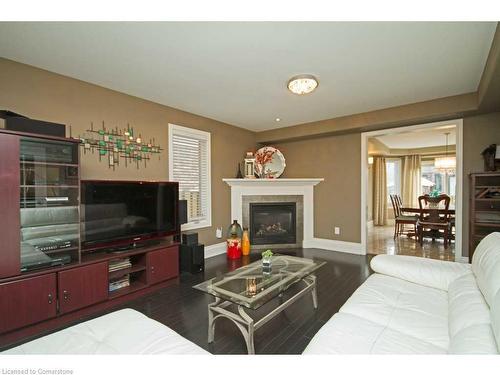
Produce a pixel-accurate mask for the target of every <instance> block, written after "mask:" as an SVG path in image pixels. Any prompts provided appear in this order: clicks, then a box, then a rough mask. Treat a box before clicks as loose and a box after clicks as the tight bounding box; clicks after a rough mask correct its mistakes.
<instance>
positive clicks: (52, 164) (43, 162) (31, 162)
mask: <svg viewBox="0 0 500 375" xmlns="http://www.w3.org/2000/svg"><path fill="white" fill-rule="evenodd" d="M21 164H33V165H50V166H55V167H76V168H78V167H79V165H78V164H73V163H57V162H53V161H34V160H21Z"/></svg>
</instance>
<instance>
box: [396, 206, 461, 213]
mask: <svg viewBox="0 0 500 375" xmlns="http://www.w3.org/2000/svg"><path fill="white" fill-rule="evenodd" d="M436 210H438V212H439V214H440V215H444V214H450V215H455V208H448V210H446V209H444V208H422V209H420V208H419V207H402V208H401V211H403V212H410V213H415V214H419V213H420V212H422V213H424V214H428V213H429V212H431V211H432V212H434V211H436Z"/></svg>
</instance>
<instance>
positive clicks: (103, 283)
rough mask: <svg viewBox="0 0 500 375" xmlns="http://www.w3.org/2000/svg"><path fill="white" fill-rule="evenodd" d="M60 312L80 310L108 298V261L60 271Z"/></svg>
mask: <svg viewBox="0 0 500 375" xmlns="http://www.w3.org/2000/svg"><path fill="white" fill-rule="evenodd" d="M58 275H59V276H58V277H59V287H58V292H59V294H58V298H59V312H60V313H61V314H64V313H67V312H70V311H73V310H78V309H80V308H82V307H86V306H90V305H93V304H95V303H98V302H101V301H104V300H106V299H107V298H108V263H107V262H102V263H96V264H91V265H88V266H84V267H78V268H73V269H71V270H67V271H62V272H59V273H58Z"/></svg>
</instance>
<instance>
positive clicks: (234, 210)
mask: <svg viewBox="0 0 500 375" xmlns="http://www.w3.org/2000/svg"><path fill="white" fill-rule="evenodd" d="M222 180H223V181H224V182H226V183H227V184H228V185H229V186H231V218H232V219H233V220H238V221H239V222H240V223H241V222H242V221H243V220H242V216H243V197H244V196H248V195H301V196H303V206H304V209H303V215H304V218H303V220H304V234H303V243H304V244H307V243H311V241H312V240H313V238H314V186H315V185H317V184H319V183H320V182H322V181H324V179H323V178H278V179H258V178H256V179H244V178H224V179H222Z"/></svg>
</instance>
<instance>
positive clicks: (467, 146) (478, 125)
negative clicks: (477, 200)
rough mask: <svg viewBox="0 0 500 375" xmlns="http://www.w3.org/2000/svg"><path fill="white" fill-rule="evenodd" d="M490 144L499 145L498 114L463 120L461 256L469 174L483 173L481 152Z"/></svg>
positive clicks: (466, 235)
mask: <svg viewBox="0 0 500 375" xmlns="http://www.w3.org/2000/svg"><path fill="white" fill-rule="evenodd" d="M492 143H496V144H500V112H495V113H489V114H485V115H480V116H473V117H467V118H464V162H463V176H464V187H463V212H464V215H463V220H462V230H463V232H464V236H463V246H464V247H463V251H462V255H463V256H468V252H467V251H468V250H467V249H468V246H469V194H470V189H469V174H470V173H472V172H483V171H484V168H483V167H484V165H483V157H482V156H481V152H482V151H483V150H484V149H485V148H486V147H488V146H489V145H490V144H492Z"/></svg>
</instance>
